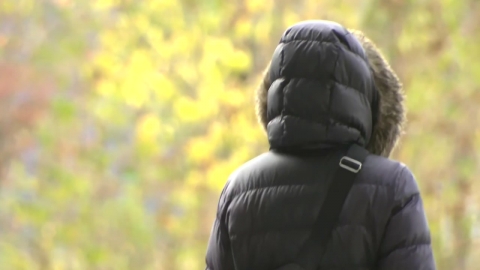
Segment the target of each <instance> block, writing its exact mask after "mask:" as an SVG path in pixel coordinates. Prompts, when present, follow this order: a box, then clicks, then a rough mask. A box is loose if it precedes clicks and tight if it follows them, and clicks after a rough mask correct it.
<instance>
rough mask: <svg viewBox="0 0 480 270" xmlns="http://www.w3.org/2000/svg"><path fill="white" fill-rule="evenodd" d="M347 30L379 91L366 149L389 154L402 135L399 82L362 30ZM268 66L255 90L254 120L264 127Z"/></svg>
mask: <svg viewBox="0 0 480 270" xmlns="http://www.w3.org/2000/svg"><path fill="white" fill-rule="evenodd" d="M349 31H350V32H351V33H352V34H353V35H354V36H355V37H356V38H357V39H358V40H359V41H360V43H361V44H362V47H363V49H364V50H365V53H366V55H367V58H368V61H369V65H370V69H371V71H372V74H373V77H374V80H375V85H376V87H377V90H378V92H379V108H378V115H377V121H376V123H374V127H373V132H372V137H371V139H370V142H369V143H368V145H367V150H368V151H369V152H370V153H372V154H375V155H379V156H383V157H389V156H390V154H391V153H392V151H393V149H394V148H395V146H396V144H397V141H398V140H399V138H400V136H401V135H402V130H403V126H404V121H405V109H404V105H403V101H404V93H403V89H402V84H401V82H400V80H399V78H398V77H397V75H396V74H395V72H394V71H393V70H392V68H391V67H390V65H389V64H388V62H387V61H386V60H385V58H384V57H383V55H382V53H381V52H380V50H379V49H378V48H377V47H376V46H375V44H374V43H373V42H372V41H371V40H369V39H368V38H367V37H366V36H365V35H364V34H363V33H362V32H360V31H358V30H349ZM269 69H270V64H268V66H267V68H266V69H265V71H264V72H263V79H262V82H261V83H260V85H259V87H258V88H257V90H256V93H255V104H256V105H255V106H256V108H255V109H256V114H257V119H258V121H259V123H260V124H261V125H262V127H263V128H264V129H265V130H266V128H267V124H268V123H267V92H268V89H269V88H270V85H271V82H270V76H269V74H268V70H269Z"/></svg>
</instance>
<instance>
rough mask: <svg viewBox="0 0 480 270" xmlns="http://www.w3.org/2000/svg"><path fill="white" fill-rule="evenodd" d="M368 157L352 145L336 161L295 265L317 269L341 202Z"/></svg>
mask: <svg viewBox="0 0 480 270" xmlns="http://www.w3.org/2000/svg"><path fill="white" fill-rule="evenodd" d="M368 154H369V153H368V151H367V150H366V149H365V148H363V147H360V146H358V145H356V144H353V145H351V146H350V148H349V149H348V151H347V154H346V155H345V156H343V157H342V158H341V159H340V161H339V164H338V166H339V167H338V169H337V170H336V172H335V175H334V177H333V180H332V183H331V184H330V187H329V189H328V192H327V197H326V198H325V201H324V203H323V205H322V207H321V209H320V212H319V214H318V217H317V220H316V221H315V223H314V225H313V230H312V234H311V236H310V238H309V240H308V243H307V244H306V245H305V246H304V250H303V251H302V252H301V253H300V254H299V263H300V265H302V266H303V268H305V269H317V268H318V267H319V265H320V262H321V260H322V257H323V254H324V252H325V247H326V246H327V244H328V242H329V241H330V236H331V234H332V230H333V228H334V227H335V225H336V224H337V222H338V217H339V215H340V212H341V210H342V207H343V204H344V202H345V199H346V198H347V195H348V193H349V191H350V188H351V187H352V185H353V181H354V180H355V177H356V176H357V173H358V172H359V171H360V170H361V169H362V165H363V162H364V161H365V158H366V157H367V155H368Z"/></svg>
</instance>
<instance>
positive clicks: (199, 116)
mask: <svg viewBox="0 0 480 270" xmlns="http://www.w3.org/2000/svg"><path fill="white" fill-rule="evenodd" d="M306 19H326V20H334V21H337V22H340V23H342V24H344V25H345V26H346V27H348V28H357V29H361V30H362V31H364V32H365V33H366V34H367V35H368V36H369V37H370V38H371V39H372V40H373V41H375V42H376V43H377V45H378V46H379V47H380V48H381V49H382V50H383V52H384V54H385V55H386V57H387V58H388V59H389V61H390V63H391V64H392V66H393V67H394V69H395V70H396V71H397V73H398V74H399V76H400V77H401V79H402V81H403V82H404V85H405V90H406V93H407V95H408V99H407V106H408V109H409V111H408V119H409V121H408V127H407V129H406V134H405V136H404V137H403V139H402V141H401V144H400V146H399V147H398V148H397V150H396V151H395V154H394V156H393V158H395V159H397V160H400V161H402V162H403V163H406V164H407V165H408V166H409V167H410V168H411V170H412V171H413V172H414V174H415V176H416V177H417V180H418V182H419V184H420V187H421V191H422V194H423V196H424V202H425V208H426V210H427V214H428V219H429V222H430V225H431V230H432V237H433V244H434V250H435V256H436V260H437V264H438V268H439V269H441V270H452V269H459V270H463V269H479V266H478V265H479V264H480V219H479V217H480V209H479V206H480V205H479V203H480V157H479V154H480V106H479V104H480V47H479V44H480V1H477V0H416V1H413V0H382V1H380V0H364V1H361V0H322V1H318V0H277V1H273V0H230V1H222V0H197V1H195V0H176V1H175V0H143V1H140V0H96V1H93V0H92V1H83V0H1V1H0V269H1V270H10V269H13V270H17V269H18V270H22V269H27V270H36V269H38V270H50V269H53V270H63V269H65V270H70V269H72V270H75V269H93V270H110V269H112V270H122V269H142V270H143V269H147V270H148V269H155V270H157V269H159V270H193V269H204V254H205V250H206V245H207V240H208V237H209V234H210V229H211V226H212V223H213V217H214V214H215V212H216V207H217V200H218V197H219V194H220V191H221V189H222V187H223V185H224V183H225V181H226V179H227V177H228V175H229V174H230V173H231V172H232V171H233V170H234V169H235V168H236V167H237V166H239V165H240V164H242V163H243V162H245V161H247V160H248V159H250V158H253V157H254V156H255V155H257V154H259V153H262V152H264V151H267V150H268V145H267V140H266V137H265V135H264V133H263V131H262V129H261V128H260V126H259V125H258V124H257V122H256V119H255V114H254V104H253V92H254V89H255V87H256V85H257V83H258V82H259V80H260V73H261V71H262V69H263V68H264V67H265V66H266V64H267V62H268V60H269V58H270V57H271V55H272V53H273V49H274V48H275V46H276V44H277V43H278V40H279V38H280V36H281V34H282V33H283V31H284V30H285V29H286V27H287V26H289V25H291V24H293V23H296V22H298V21H300V20H306Z"/></svg>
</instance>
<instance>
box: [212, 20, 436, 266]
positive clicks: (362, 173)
mask: <svg viewBox="0 0 480 270" xmlns="http://www.w3.org/2000/svg"><path fill="white" fill-rule="evenodd" d="M403 100H404V96H403V90H402V85H401V83H400V81H399V79H398V77H397V75H396V74H395V73H394V71H393V70H392V68H391V67H390V66H389V64H388V63H387V61H386V60H385V59H384V57H383V56H382V54H381V53H380V51H379V50H378V49H377V48H376V46H375V45H374V44H373V43H372V41H370V40H369V39H368V38H367V37H365V36H364V35H363V34H362V33H361V32H360V31H356V30H347V29H346V28H344V27H343V26H342V25H340V24H338V23H335V22H330V21H320V20H318V21H303V22H299V23H297V24H295V25H293V26H291V27H290V28H288V29H287V30H286V32H285V33H284V34H283V36H282V37H281V40H280V42H279V45H278V46H277V48H276V50H275V52H274V53H273V57H272V59H271V62H270V64H269V66H268V67H267V69H266V71H265V73H264V77H263V81H262V83H261V84H260V86H259V88H258V90H257V92H256V111H257V117H258V119H259V122H260V123H261V125H262V126H263V128H264V129H265V130H266V133H267V135H268V141H269V144H270V149H269V151H268V152H266V153H264V154H262V155H260V156H258V157H256V158H254V159H252V160H250V161H248V162H247V163H245V164H243V165H242V166H240V167H239V168H238V169H237V170H236V171H235V172H233V173H232V174H231V176H230V177H229V179H228V181H227V183H226V185H225V187H224V189H223V191H222V193H221V195H220V200H219V203H218V209H217V215H216V219H215V222H214V225H213V229H212V232H211V236H210V241H209V244H208V248H207V255H206V265H207V266H206V269H207V270H278V269H282V270H300V269H304V270H313V269H322V270H328V269H331V270H333V269H344V270H347V269H349V270H367V269H378V270H434V269H436V267H435V262H434V256H433V252H432V247H431V238H430V231H429V226H428V223H427V219H426V216H425V212H424V208H423V204H422V198H421V195H420V191H419V188H418V185H417V182H416V180H415V178H414V176H413V174H412V172H411V171H410V170H409V169H408V167H407V166H406V165H404V164H402V163H399V162H397V161H394V160H391V159H389V156H390V154H391V152H392V150H393V149H394V147H395V145H396V143H397V141H398V139H399V137H400V135H401V133H402V127H403V124H404V121H405V110H404V105H403ZM352 145H355V147H357V148H359V147H360V148H361V149H366V150H368V153H367V154H368V155H367V154H365V158H364V160H363V162H359V161H356V159H351V160H353V161H352V162H353V163H352V162H351V165H348V166H341V165H342V162H345V161H346V160H345V159H343V160H342V157H345V155H347V154H348V153H350V152H348V151H350V150H347V149H351V148H350V147H353V146H352ZM347 152H348V153H347ZM365 152H366V151H365ZM346 153H347V154H346ZM339 160H340V163H339ZM344 164H347V163H344ZM352 166H354V167H355V166H357V167H355V168H357V169H354V170H352V169H351V167H352ZM344 168H347V169H349V168H350V169H349V170H350V171H351V172H347V171H343V172H342V171H341V170H344ZM340 174H343V175H346V174H351V175H352V177H355V178H354V180H353V184H351V187H350V188H348V190H347V191H348V193H346V195H345V199H344V201H342V202H341V203H342V204H341V205H340V206H341V207H340V208H339V212H338V218H335V219H334V218H330V217H329V216H328V213H329V209H330V208H331V207H334V206H333V204H332V205H330V204H329V202H330V201H329V200H330V199H327V197H328V195H329V192H331V189H330V188H329V187H331V186H333V185H334V184H336V186H337V187H338V186H340V188H341V186H342V183H343V182H341V181H343V180H342V179H343V178H342V177H339V176H338V175H340ZM339 181H340V182H339ZM330 197H331V200H332V201H335V200H339V199H338V198H336V195H330ZM337 197H338V196H337ZM322 209H323V210H322ZM322 211H324V212H322ZM321 212H322V213H327V214H325V216H322V215H323V214H319V213H321ZM330 212H331V211H330ZM329 219H332V220H335V223H334V226H332V228H331V231H328V237H323V238H318V240H317V238H313V236H312V235H314V233H315V232H316V230H317V229H318V228H317V227H322V224H324V223H326V222H327V220H329ZM322 222H323V223H322ZM319 224H320V225H319ZM312 239H314V241H312ZM320 250H321V251H322V252H320Z"/></svg>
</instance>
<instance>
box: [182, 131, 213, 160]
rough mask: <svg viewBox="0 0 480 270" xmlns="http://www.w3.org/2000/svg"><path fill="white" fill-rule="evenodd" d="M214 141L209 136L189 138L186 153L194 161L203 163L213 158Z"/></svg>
mask: <svg viewBox="0 0 480 270" xmlns="http://www.w3.org/2000/svg"><path fill="white" fill-rule="evenodd" d="M214 152H215V143H214V142H212V141H211V140H209V138H208V137H207V138H205V137H200V138H195V139H192V140H190V143H189V144H188V145H187V149H186V154H187V156H188V157H189V159H190V160H191V161H193V162H195V163H199V164H200V163H204V162H208V161H210V160H212V159H213V153H214Z"/></svg>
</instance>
